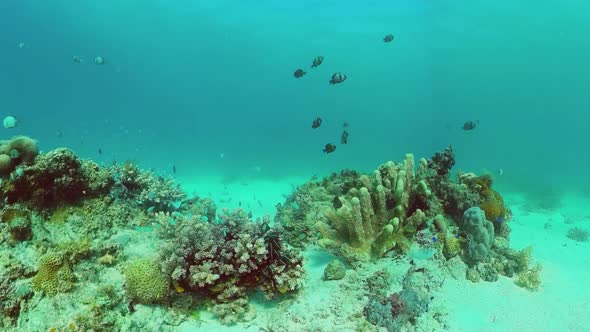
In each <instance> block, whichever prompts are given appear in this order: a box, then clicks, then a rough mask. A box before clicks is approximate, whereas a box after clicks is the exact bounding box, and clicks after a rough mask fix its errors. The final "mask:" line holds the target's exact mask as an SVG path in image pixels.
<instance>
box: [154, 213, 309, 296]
mask: <svg viewBox="0 0 590 332" xmlns="http://www.w3.org/2000/svg"><path fill="white" fill-rule="evenodd" d="M157 219H158V224H159V225H160V227H159V229H158V232H159V234H160V235H161V237H163V238H164V239H167V240H166V244H164V245H163V246H162V248H161V251H160V257H161V258H162V264H163V269H164V271H165V272H166V273H167V274H168V275H170V276H171V278H172V281H173V283H174V284H175V285H178V286H180V287H182V288H183V289H186V290H191V291H194V292H200V293H204V294H206V295H208V296H210V297H212V298H213V299H214V300H215V302H216V303H229V302H233V301H239V300H240V299H244V298H245V297H246V294H247V292H248V291H249V290H251V289H261V290H263V291H264V292H265V293H266V294H267V295H268V296H273V295H276V294H282V293H286V292H292V291H295V290H297V289H299V287H300V286H301V282H302V279H303V276H304V273H303V265H302V258H301V257H300V256H298V255H297V254H295V252H294V251H292V250H291V249H289V248H287V247H286V246H285V245H284V243H283V242H282V240H281V237H280V230H278V229H271V228H270V227H269V226H268V222H269V220H268V219H265V220H264V221H262V222H252V221H251V220H250V218H249V217H248V214H247V213H246V212H245V211H243V210H241V209H238V210H235V211H233V212H231V213H230V212H228V211H224V213H223V214H222V216H221V221H220V222H218V223H209V222H204V221H202V220H201V217H200V216H191V217H184V216H182V215H179V214H174V215H169V214H163V213H160V214H158V216H157ZM240 301H241V300H240Z"/></svg>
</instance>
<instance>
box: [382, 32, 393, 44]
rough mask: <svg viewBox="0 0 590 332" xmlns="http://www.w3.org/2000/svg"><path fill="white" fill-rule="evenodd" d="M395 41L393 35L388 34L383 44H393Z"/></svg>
mask: <svg viewBox="0 0 590 332" xmlns="http://www.w3.org/2000/svg"><path fill="white" fill-rule="evenodd" d="M392 41H393V35H392V34H388V35H386V36H385V37H383V42H384V43H391V42H392Z"/></svg>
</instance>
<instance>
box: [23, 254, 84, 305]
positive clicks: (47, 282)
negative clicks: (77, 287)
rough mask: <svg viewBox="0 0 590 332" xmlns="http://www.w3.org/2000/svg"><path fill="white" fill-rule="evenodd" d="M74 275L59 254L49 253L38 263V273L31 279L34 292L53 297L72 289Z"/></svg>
mask: <svg viewBox="0 0 590 332" xmlns="http://www.w3.org/2000/svg"><path fill="white" fill-rule="evenodd" d="M73 281H74V274H73V273H72V268H71V267H70V264H69V263H68V262H67V261H66V260H65V259H64V256H63V255H62V254H60V253H49V254H47V255H45V256H43V257H42V258H41V260H40V262H39V271H38V272H37V274H36V275H35V276H34V277H33V280H32V286H33V289H34V290H37V291H43V292H45V294H47V295H55V294H57V293H61V292H65V291H67V290H69V289H70V288H72V286H73Z"/></svg>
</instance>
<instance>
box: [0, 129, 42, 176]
mask: <svg viewBox="0 0 590 332" xmlns="http://www.w3.org/2000/svg"><path fill="white" fill-rule="evenodd" d="M38 154H39V148H38V147H37V141H35V140H34V139H32V138H29V137H27V136H17V137H13V138H12V139H10V140H4V141H0V177H6V176H8V175H10V173H11V172H13V171H14V170H15V169H16V168H17V167H18V166H20V165H28V164H30V163H32V162H33V160H34V159H35V157H36V156H37V155H38Z"/></svg>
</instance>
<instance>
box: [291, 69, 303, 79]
mask: <svg viewBox="0 0 590 332" xmlns="http://www.w3.org/2000/svg"><path fill="white" fill-rule="evenodd" d="M303 75H305V72H304V71H303V69H297V70H296V71H295V72H294V73H293V76H295V78H301V77H303Z"/></svg>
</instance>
